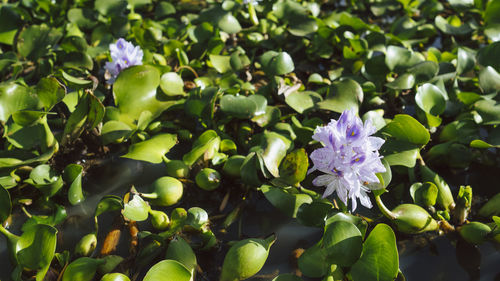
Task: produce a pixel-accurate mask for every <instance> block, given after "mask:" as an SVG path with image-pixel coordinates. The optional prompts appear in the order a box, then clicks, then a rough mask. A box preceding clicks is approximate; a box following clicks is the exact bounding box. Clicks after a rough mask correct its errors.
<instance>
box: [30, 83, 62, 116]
mask: <svg viewBox="0 0 500 281" xmlns="http://www.w3.org/2000/svg"><path fill="white" fill-rule="evenodd" d="M35 91H36V94H37V95H38V98H39V99H40V101H41V102H42V104H43V107H44V108H45V110H46V111H49V110H51V109H52V107H54V105H56V104H57V103H59V102H60V101H62V99H63V98H64V96H65V95H66V93H65V91H64V88H63V87H62V86H61V85H60V84H59V82H58V81H57V79H55V78H53V77H51V78H42V79H41V80H40V81H39V82H38V84H37V85H36V87H35Z"/></svg>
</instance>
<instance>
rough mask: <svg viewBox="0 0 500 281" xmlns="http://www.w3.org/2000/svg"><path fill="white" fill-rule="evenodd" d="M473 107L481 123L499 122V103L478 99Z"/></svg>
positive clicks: (491, 123)
mask: <svg viewBox="0 0 500 281" xmlns="http://www.w3.org/2000/svg"><path fill="white" fill-rule="evenodd" d="M474 109H475V110H476V111H477V112H478V113H479V115H480V116H481V119H482V124H485V125H497V124H500V105H498V104H497V102H496V101H494V100H480V101H478V102H476V103H475V104H474Z"/></svg>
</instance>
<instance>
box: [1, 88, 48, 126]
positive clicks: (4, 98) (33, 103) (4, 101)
mask: <svg viewBox="0 0 500 281" xmlns="http://www.w3.org/2000/svg"><path fill="white" fill-rule="evenodd" d="M39 108H41V104H40V101H39V99H38V97H37V96H36V95H35V93H33V91H32V90H31V89H30V88H28V87H26V86H22V85H19V84H16V83H12V82H8V83H1V84H0V121H2V122H6V121H7V119H8V118H9V116H10V115H11V114H12V113H14V112H16V111H18V110H24V109H39Z"/></svg>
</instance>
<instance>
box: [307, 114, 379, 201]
mask: <svg viewBox="0 0 500 281" xmlns="http://www.w3.org/2000/svg"><path fill="white" fill-rule="evenodd" d="M375 131H376V128H375V127H374V126H373V125H371V123H370V122H368V121H367V122H365V123H364V124H363V122H362V121H361V119H360V118H359V117H358V116H356V115H355V112H354V110H346V111H344V112H343V113H342V115H341V116H340V118H339V120H338V121H337V120H333V119H332V120H331V121H330V123H329V124H328V125H327V126H323V127H317V128H316V130H315V132H314V135H313V139H315V140H317V141H320V142H321V143H322V144H323V146H324V147H322V148H318V149H316V150H314V151H313V152H312V153H311V160H312V161H313V164H314V166H313V167H312V168H311V169H310V170H309V173H311V172H313V171H315V170H319V171H321V172H323V173H325V174H324V175H320V176H318V177H317V178H315V179H314V180H313V184H314V185H316V186H326V190H325V192H324V193H323V198H324V197H327V196H329V195H330V194H332V193H333V192H334V191H337V196H338V197H339V198H340V199H341V200H342V202H344V204H345V205H346V206H347V201H348V199H349V198H350V199H352V211H354V210H355V209H356V206H357V201H356V200H357V198H359V199H360V201H361V204H362V205H363V206H365V207H367V208H371V207H372V204H371V202H370V198H369V197H368V194H367V192H369V191H370V187H371V186H370V185H373V184H375V183H380V181H379V179H378V178H377V176H376V173H382V172H385V167H384V165H383V164H382V162H381V161H380V159H381V156H380V155H379V153H378V150H379V149H380V147H381V146H382V144H383V143H384V140H383V139H381V138H379V137H373V136H371V135H372V134H373V133H375Z"/></svg>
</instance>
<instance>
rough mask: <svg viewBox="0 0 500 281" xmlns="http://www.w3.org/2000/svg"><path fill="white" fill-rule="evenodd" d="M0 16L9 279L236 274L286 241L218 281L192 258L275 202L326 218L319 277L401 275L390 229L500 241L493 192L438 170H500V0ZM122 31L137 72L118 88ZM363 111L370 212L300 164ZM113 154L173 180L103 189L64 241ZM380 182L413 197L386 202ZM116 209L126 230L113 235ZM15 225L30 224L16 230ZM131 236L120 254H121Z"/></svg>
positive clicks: (100, 5) (129, 1)
mask: <svg viewBox="0 0 500 281" xmlns="http://www.w3.org/2000/svg"><path fill="white" fill-rule="evenodd" d="M389 14H390V15H391V16H388V15H389ZM0 18H2V20H1V22H0V47H1V49H0V76H1V81H3V82H1V83H0V133H2V139H1V140H0V145H1V147H2V148H1V150H0V222H2V226H0V232H1V233H2V234H3V235H4V236H5V238H6V240H5V241H7V242H6V243H7V245H8V246H9V253H10V255H11V259H12V262H13V264H14V265H15V267H14V268H13V269H12V278H13V279H14V280H23V279H27V278H30V277H33V276H35V278H36V280H43V279H44V278H53V277H54V276H55V277H54V278H55V279H58V277H59V279H62V280H92V279H93V278H99V277H101V276H102V279H101V280H128V279H129V278H131V279H132V280H135V279H136V278H138V277H139V276H143V275H144V274H145V277H144V279H143V280H194V279H195V273H197V272H198V273H199V274H198V276H200V275H201V276H202V278H205V279H206V278H209V279H215V278H217V277H218V276H219V275H221V280H243V279H245V278H248V277H250V276H252V275H254V274H256V273H257V272H258V271H259V270H260V268H261V267H262V266H263V264H264V262H265V260H266V258H267V253H268V252H269V249H270V247H271V245H272V242H273V241H274V240H272V241H271V240H269V241H268V240H262V239H253V240H252V239H246V240H242V241H240V242H238V243H236V244H234V245H233V247H231V249H230V250H229V252H227V257H226V259H225V260H224V263H223V265H222V273H221V272H220V270H218V269H217V267H216V266H217V265H216V266H215V267H214V268H213V269H212V271H209V272H199V271H197V270H196V268H197V264H198V263H199V262H200V261H197V256H198V255H200V254H201V253H207V252H208V253H211V254H213V255H216V254H217V255H219V254H224V253H225V252H226V249H227V245H226V243H222V241H224V238H223V236H224V233H225V231H224V230H225V229H229V228H230V227H231V225H233V223H234V222H236V221H238V220H240V218H241V216H242V214H243V213H244V211H245V208H247V207H248V206H249V205H251V204H253V203H255V202H257V201H258V200H262V199H264V198H265V199H264V200H267V201H269V202H270V204H271V205H273V206H274V207H275V208H276V210H279V211H280V212H283V213H284V214H286V215H288V216H289V217H291V218H294V219H296V220H297V221H298V222H299V223H301V224H303V225H306V226H311V227H318V228H321V229H324V234H323V236H322V238H321V239H320V241H318V242H317V243H316V244H315V245H313V246H312V247H311V248H309V249H307V250H305V251H304V252H303V253H302V255H301V256H300V257H299V258H298V261H297V264H298V270H299V271H298V272H300V274H303V275H304V276H307V277H312V278H324V280H355V281H356V280H363V281H366V280H394V279H395V278H404V277H403V275H402V273H401V272H400V271H399V263H398V252H397V248H396V237H395V234H394V232H393V230H392V228H391V227H389V226H388V225H387V224H385V222H387V223H389V224H391V225H392V226H393V227H394V229H396V230H397V232H401V233H406V234H416V233H421V232H424V231H436V230H438V229H439V228H441V230H442V231H445V232H454V231H455V227H456V228H457V229H458V233H459V234H460V235H461V237H463V239H465V240H466V241H468V242H470V243H473V244H479V243H482V242H484V241H486V240H490V241H495V242H500V232H499V231H500V230H499V227H500V220H499V219H498V217H496V216H498V215H500V208H499V206H500V203H499V200H500V197H499V196H500V195H497V196H495V197H493V198H491V199H490V200H489V202H488V203H486V204H485V205H484V206H482V207H481V208H480V209H479V211H477V210H474V209H472V207H473V204H472V199H473V196H472V188H471V187H470V186H462V187H460V189H458V188H450V186H449V185H448V184H447V183H446V181H445V180H444V179H443V177H441V176H440V175H438V174H437V173H436V172H435V171H443V173H450V172H454V173H457V174H458V173H469V174H472V175H473V173H480V172H481V168H482V167H492V168H498V166H499V164H500V163H498V159H499V158H498V152H497V148H498V147H499V146H500V127H497V126H498V125H499V124H500V105H498V97H497V94H498V92H499V90H500V74H499V73H500V64H499V61H498V59H497V58H498V57H499V56H500V42H499V41H498V40H499V39H500V1H498V0H489V1H481V0H479V1H472V0H449V1H437V0H426V1H423V0H408V1H402V0H399V1H397V0H381V1H375V0H363V1H343V2H342V3H341V2H340V1H339V3H330V2H325V3H324V2H323V1H292V0H277V1H267V0H263V1H260V2H252V3H246V4H245V3H243V2H242V1H232V0H225V1H219V2H217V1H189V0H182V1H175V2H172V3H169V2H165V1H153V0H95V1H94V0H75V1H62V0H56V1H48V0H47V1H46V0H41V1H34V0H23V1H19V2H16V3H12V4H4V5H2V6H1V7H0ZM120 37H124V38H126V39H127V40H130V41H132V42H134V44H137V45H139V46H140V47H141V48H142V50H143V51H144V59H143V65H140V66H133V67H130V68H128V69H125V70H123V71H122V72H121V73H120V74H119V76H118V77H117V79H116V81H115V82H114V84H113V85H109V84H107V83H106V82H105V81H106V78H105V77H106V75H107V74H106V73H105V72H104V70H103V69H104V68H103V66H104V64H105V62H107V61H109V52H108V47H109V44H110V43H113V42H115V41H116V39H118V38H120ZM351 108H353V109H355V110H356V111H357V112H359V114H360V116H362V118H363V120H370V121H371V122H372V123H373V124H374V125H375V126H376V127H377V129H378V132H377V134H378V136H380V137H382V138H384V139H385V144H384V145H383V147H382V149H381V154H382V155H383V156H384V158H383V161H384V165H385V166H386V168H387V172H386V173H384V174H380V175H379V178H380V188H381V189H380V190H379V191H376V192H374V196H375V201H376V202H377V206H378V208H379V209H380V212H373V213H370V214H369V215H367V216H368V217H370V219H364V218H362V217H361V216H355V215H352V214H348V213H347V206H343V205H342V203H341V202H340V201H338V200H335V199H334V200H333V201H332V200H328V199H324V198H322V197H321V193H322V190H321V189H318V188H315V187H313V186H312V184H311V180H312V179H313V178H314V177H315V176H317V175H316V174H314V173H313V174H311V175H307V170H308V166H309V163H308V156H307V153H308V152H311V151H312V150H313V149H315V148H317V147H319V146H321V144H319V143H317V142H315V141H312V139H311V136H312V134H313V132H314V129H315V128H316V126H318V125H323V124H325V123H327V122H328V121H329V119H331V118H337V117H338V115H339V113H341V112H343V111H344V110H346V109H351ZM116 155H119V156H122V157H125V158H130V159H134V160H137V161H146V162H150V163H162V162H163V163H164V165H165V166H166V168H165V177H162V178H160V179H157V180H156V181H155V182H154V183H153V184H152V185H151V193H146V192H145V191H142V190H140V188H139V190H137V189H136V188H134V187H132V188H131V189H130V190H127V191H121V192H122V193H121V194H120V195H122V196H115V195H108V196H105V197H103V198H99V203H98V205H97V207H96V209H95V212H94V217H95V229H94V231H93V232H92V233H89V234H87V235H85V236H84V237H83V238H82V239H81V240H80V242H79V243H78V244H77V247H76V249H75V250H72V249H60V248H58V247H56V244H57V233H58V229H60V228H59V226H61V224H62V223H63V222H64V221H66V220H67V214H66V209H67V208H68V207H70V206H71V205H78V204H86V201H85V199H86V196H87V195H88V194H87V193H88V191H85V190H84V188H83V185H84V183H85V180H84V179H85V175H86V173H87V171H88V170H89V168H91V167H92V163H93V161H92V160H96V159H101V158H108V157H113V156H116ZM169 158H170V159H169ZM424 160H425V162H424ZM162 165H163V164H162ZM429 167H431V168H432V169H434V170H432V169H431V168H429ZM471 167H472V168H471ZM473 167H476V169H473ZM477 167H478V168H477ZM389 184H390V185H389ZM460 184H464V185H466V184H469V183H468V182H463V183H460ZM386 188H387V190H390V191H394V192H390V193H389V194H388V195H384V197H392V198H390V199H391V200H392V201H394V202H406V204H402V205H399V206H396V207H395V208H394V209H393V210H389V209H388V208H387V207H386V206H385V205H384V203H382V200H381V195H382V194H383V193H384V192H385V191H386ZM475 190H476V189H475ZM478 191H479V194H492V193H495V191H494V190H493V191H492V190H478ZM453 193H455V194H456V196H453ZM455 198H456V200H455ZM180 205H182V207H181V206H180ZM152 206H153V207H155V209H152ZM197 206H201V207H202V208H200V207H197ZM186 209H187V210H186ZM165 212H170V215H169V216H168V215H167V214H166V213H165ZM471 212H472V215H473V216H474V217H472V218H474V219H476V220H478V221H475V222H469V220H468V219H469V214H471ZM103 213H107V214H112V215H113V216H114V217H115V221H114V223H113V225H112V226H111V229H109V232H108V233H107V235H105V238H104V239H103V240H102V241H101V239H99V240H98V239H97V238H98V237H104V236H103V235H98V234H100V233H101V232H102V231H98V230H99V229H102V228H103V226H102V225H101V224H99V223H98V222H99V220H98V217H99V216H100V215H101V214H103ZM209 216H210V217H214V216H219V218H224V220H223V222H222V223H217V221H216V220H209ZM492 218H493V220H494V222H492V221H491V219H492ZM13 220H16V221H18V220H19V221H20V222H23V221H25V222H24V223H23V224H22V227H21V229H20V230H19V231H20V232H21V235H20V236H18V235H14V234H13V233H12V232H15V231H17V230H12V232H11V231H9V230H7V225H10V224H11V222H12V221H13ZM147 221H149V222H150V224H145V223H143V222H147ZM368 221H370V222H371V223H370V224H368ZM437 221H439V224H438V223H437ZM480 221H482V222H480ZM138 222H139V223H138ZM18 224H19V223H18ZM151 226H152V228H151ZM125 228H127V229H128V230H129V231H128V232H129V234H130V235H129V240H130V243H129V244H128V245H127V248H128V252H129V255H128V256H127V257H126V258H124V257H122V256H120V255H117V254H115V253H114V251H115V248H116V246H117V245H118V243H119V234H120V233H121V232H122V231H123V230H124V229H125ZM139 228H142V229H139ZM104 229H106V228H104ZM215 229H217V230H221V231H219V232H217V231H213V230H215ZM140 230H141V231H140ZM65 231H69V230H65ZM215 233H217V235H216V234H215ZM219 233H220V234H219ZM365 236H366V238H365ZM277 239H279V237H278V238H277ZM96 249H100V251H99V253H97V251H96ZM56 250H57V253H56ZM256 253H258V254H259V258H253V257H254V256H255V255H256ZM220 260H221V259H214V261H220ZM249 263H250V264H251V266H249ZM202 269H203V268H202ZM113 272H114V273H113ZM118 272H121V273H123V274H118ZM124 274H125V275H127V276H128V277H127V276H125V275H124ZM300 274H299V275H300ZM275 280H277V281H279V280H281V281H286V280H301V279H300V277H298V276H296V275H291V274H283V275H280V276H278V277H276V278H275Z"/></svg>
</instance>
